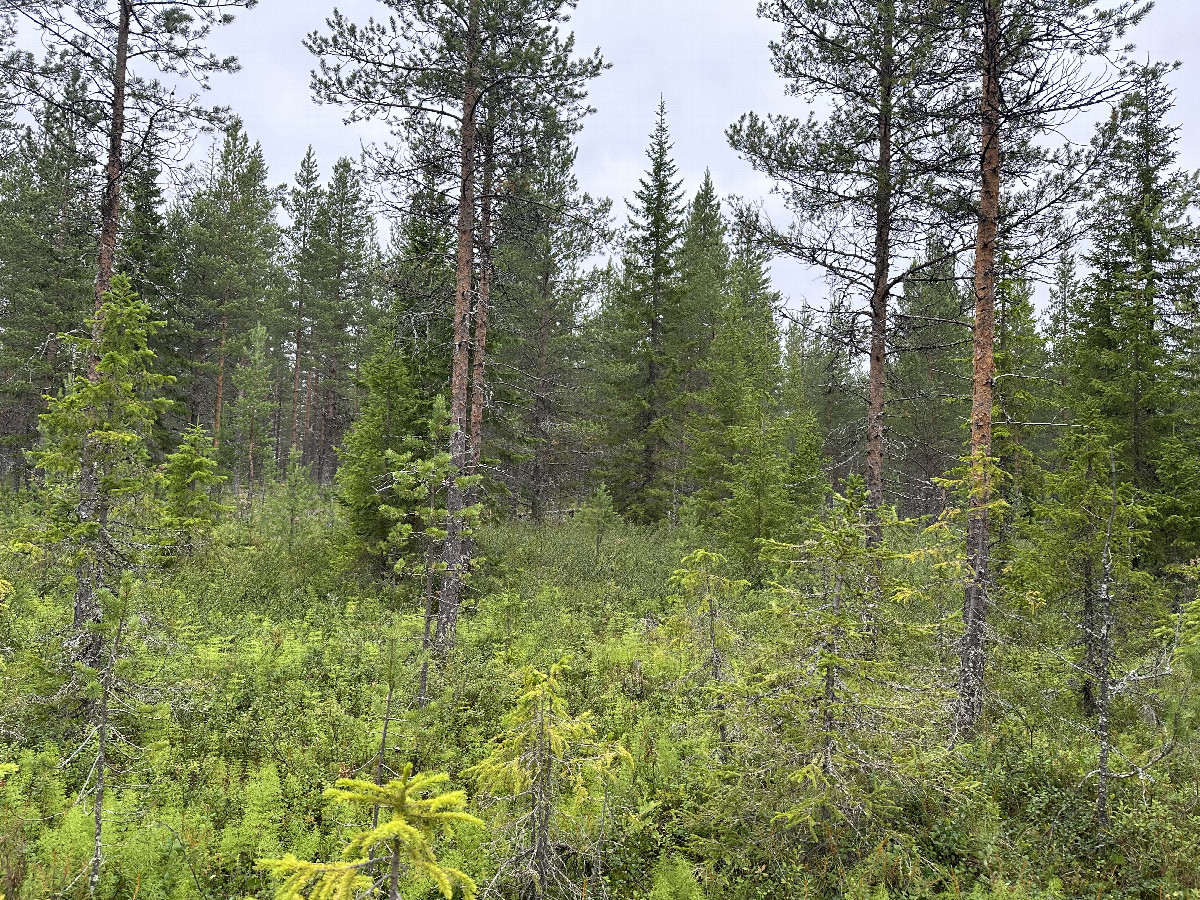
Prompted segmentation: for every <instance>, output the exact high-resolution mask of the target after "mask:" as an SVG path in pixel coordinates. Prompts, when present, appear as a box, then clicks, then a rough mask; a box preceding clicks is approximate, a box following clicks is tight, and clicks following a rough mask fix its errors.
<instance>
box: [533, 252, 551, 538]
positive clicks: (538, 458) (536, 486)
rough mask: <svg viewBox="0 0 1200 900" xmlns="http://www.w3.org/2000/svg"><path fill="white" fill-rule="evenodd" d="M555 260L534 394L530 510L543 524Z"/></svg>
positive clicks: (546, 286)
mask: <svg viewBox="0 0 1200 900" xmlns="http://www.w3.org/2000/svg"><path fill="white" fill-rule="evenodd" d="M550 268H551V262H550V260H549V259H547V261H546V269H545V271H544V272H543V273H542V289H541V293H542V309H541V315H540V316H539V317H538V330H537V336H536V340H537V373H536V375H537V381H536V384H535V387H534V396H533V442H534V443H533V473H532V475H531V482H532V483H531V485H530V510H529V513H530V515H531V516H532V517H533V521H535V522H538V523H540V522H541V521H542V519H543V518H544V517H545V514H546V491H547V488H548V485H547V483H546V482H547V474H548V473H547V469H548V468H549V466H548V460H547V456H548V454H549V452H550V320H551V303H552V300H551V285H550Z"/></svg>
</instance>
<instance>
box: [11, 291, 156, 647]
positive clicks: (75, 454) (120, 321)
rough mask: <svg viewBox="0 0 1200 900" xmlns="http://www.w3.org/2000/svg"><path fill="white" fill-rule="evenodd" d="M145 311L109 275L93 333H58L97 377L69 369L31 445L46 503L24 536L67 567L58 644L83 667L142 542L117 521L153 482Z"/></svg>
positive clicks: (139, 504) (137, 512)
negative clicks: (69, 601) (89, 361)
mask: <svg viewBox="0 0 1200 900" xmlns="http://www.w3.org/2000/svg"><path fill="white" fill-rule="evenodd" d="M149 315H150V309H149V307H148V306H147V305H146V303H145V302H143V301H142V300H140V299H138V298H137V296H136V295H135V294H134V293H133V289H132V284H131V282H130V281H129V279H128V278H127V277H126V276H124V275H119V276H116V277H115V278H114V279H113V290H112V291H111V292H109V293H108V294H106V295H105V302H104V304H103V305H102V306H101V308H100V317H101V321H100V323H99V324H98V325H97V326H96V327H95V328H93V329H92V330H91V333H94V334H96V335H98V339H97V340H95V341H93V340H92V339H89V338H80V337H75V338H68V340H71V341H72V342H74V343H76V344H77V345H78V346H79V350H80V352H81V354H82V355H83V357H84V358H85V359H86V358H88V357H87V354H91V355H93V356H94V357H95V358H96V359H97V360H98V362H97V365H96V375H97V377H95V378H89V377H88V376H87V375H86V374H82V373H81V374H78V375H76V377H75V378H74V379H73V380H71V381H70V382H68V383H67V385H66V386H65V388H64V389H63V391H62V392H61V393H60V394H59V395H58V396H57V397H54V398H53V399H52V400H51V402H50V404H49V406H48V408H47V411H46V412H45V413H43V414H42V416H41V425H40V431H41V435H42V438H41V442H40V444H39V446H38V448H37V449H36V450H35V451H34V452H33V453H32V454H31V459H32V461H33V463H34V465H36V466H37V468H38V469H40V470H41V471H42V472H43V473H44V477H45V488H46V490H47V492H48V497H49V501H50V509H49V515H48V516H47V518H46V520H45V522H44V523H43V524H42V525H41V526H40V527H39V528H37V529H35V531H34V533H32V534H31V535H30V536H29V538H28V541H29V543H30V544H32V545H34V546H36V547H40V548H42V549H44V550H46V551H51V550H55V551H56V552H57V553H59V554H60V557H61V558H62V559H63V560H65V561H66V562H67V564H68V565H71V566H73V567H74V570H75V598H74V610H73V613H74V614H73V626H72V627H73V631H72V635H71V637H70V639H69V641H68V648H69V653H70V655H71V658H72V660H73V661H75V662H80V663H83V664H84V665H86V666H88V667H90V668H92V669H96V668H99V666H100V662H101V659H102V656H103V642H102V635H101V633H100V632H99V630H98V627H99V624H100V622H101V620H102V618H103V615H104V609H103V605H102V602H101V598H102V596H103V594H104V592H106V591H111V590H113V589H115V587H116V585H117V584H118V583H119V582H120V578H121V574H122V573H123V572H124V571H126V570H128V569H129V568H131V567H132V566H133V565H135V564H136V563H137V561H138V557H139V555H141V553H142V551H144V549H145V546H146V544H147V542H146V541H144V540H142V541H139V540H136V539H133V538H131V535H130V530H129V528H127V527H126V526H125V525H124V521H125V520H126V519H129V520H136V519H137V518H138V517H139V516H142V515H145V513H146V510H145V508H144V506H145V503H146V502H147V499H148V496H149V491H150V488H151V487H152V485H153V479H152V478H150V475H149V462H150V454H149V450H148V449H147V445H146V440H147V437H148V435H149V433H150V429H151V427H152V426H153V424H154V422H155V420H156V419H157V417H158V416H159V415H160V414H161V412H162V410H163V408H164V406H165V403H166V401H165V400H164V399H163V398H162V397H160V396H158V394H159V390H160V389H161V388H162V386H163V385H164V384H166V383H167V382H168V381H169V380H170V376H167V375H161V374H158V373H156V372H154V370H153V361H154V352H153V351H152V350H151V349H150V347H149V340H150V337H151V336H152V335H153V333H154V331H155V330H156V329H157V327H158V326H159V323H155V322H152V321H150V318H149Z"/></svg>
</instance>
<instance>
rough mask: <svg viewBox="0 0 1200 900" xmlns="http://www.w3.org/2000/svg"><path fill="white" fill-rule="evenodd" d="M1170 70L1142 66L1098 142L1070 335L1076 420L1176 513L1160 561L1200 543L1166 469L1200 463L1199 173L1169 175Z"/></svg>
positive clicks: (1147, 497) (1156, 501) (1153, 500)
mask: <svg viewBox="0 0 1200 900" xmlns="http://www.w3.org/2000/svg"><path fill="white" fill-rule="evenodd" d="M1167 71H1169V69H1168V68H1167V67H1163V66H1147V67H1143V68H1142V69H1141V70H1140V71H1139V73H1138V76H1137V82H1136V85H1135V87H1134V89H1133V90H1132V91H1130V93H1129V94H1128V95H1126V97H1125V98H1124V100H1123V101H1122V103H1121V105H1120V107H1119V108H1118V109H1117V110H1116V112H1115V113H1114V115H1113V117H1112V118H1111V119H1110V120H1109V121H1108V122H1106V123H1105V124H1104V125H1102V126H1101V128H1100V132H1099V134H1098V135H1097V137H1096V143H1097V145H1098V146H1100V147H1103V148H1104V149H1105V151H1106V155H1105V157H1104V159H1105V161H1104V164H1103V165H1102V166H1101V167H1100V169H1099V171H1098V172H1097V173H1096V176H1095V182H1094V191H1095V193H1094V200H1093V202H1092V204H1091V205H1090V207H1089V211H1088V220H1089V222H1090V224H1091V233H1092V240H1093V249H1092V250H1091V251H1090V252H1089V253H1088V254H1087V255H1086V257H1085V261H1086V262H1087V264H1088V266H1089V268H1090V270H1091V272H1090V274H1089V275H1088V277H1087V278H1085V279H1084V281H1083V284H1082V286H1081V293H1082V303H1081V304H1080V307H1079V308H1078V309H1077V310H1076V311H1075V314H1074V315H1073V317H1072V319H1071V320H1070V325H1069V328H1070V331H1069V337H1068V339H1067V346H1068V348H1069V353H1068V355H1067V359H1068V364H1067V365H1068V368H1067V386H1068V392H1069V395H1070V397H1069V402H1070V404H1071V406H1072V407H1073V408H1074V415H1075V421H1076V422H1077V423H1078V424H1079V425H1082V426H1085V427H1087V428H1088V429H1093V430H1099V431H1100V432H1101V433H1103V434H1104V435H1105V438H1106V440H1107V442H1108V443H1109V445H1110V446H1111V447H1113V448H1114V450H1115V451H1116V453H1117V457H1116V464H1117V470H1118V477H1119V479H1120V481H1121V482H1122V483H1127V484H1131V485H1132V486H1133V487H1134V488H1135V489H1136V490H1137V491H1138V494H1139V497H1140V498H1142V499H1143V502H1146V503H1148V504H1149V505H1152V506H1157V505H1160V504H1163V505H1164V506H1166V507H1170V508H1171V509H1172V511H1173V512H1174V513H1178V514H1179V515H1176V516H1174V517H1173V519H1172V521H1171V522H1170V524H1168V523H1167V522H1166V521H1163V520H1160V523H1159V528H1160V529H1162V531H1160V540H1159V541H1157V542H1156V544H1157V546H1156V547H1155V548H1154V554H1155V556H1157V558H1158V560H1159V563H1160V564H1161V563H1162V562H1165V561H1167V560H1169V559H1170V558H1171V557H1172V556H1174V557H1175V558H1176V559H1178V558H1179V556H1178V553H1179V552H1180V551H1182V550H1183V548H1179V549H1178V550H1176V549H1173V548H1171V547H1170V546H1169V543H1170V539H1169V538H1170V536H1171V535H1172V534H1174V535H1179V534H1180V533H1182V534H1186V535H1188V536H1189V537H1191V539H1192V540H1195V538H1196V537H1197V536H1198V535H1197V531H1196V522H1197V517H1196V516H1195V515H1194V513H1189V512H1187V511H1186V510H1185V505H1186V504H1181V503H1179V502H1176V501H1177V500H1182V499H1184V498H1182V497H1178V495H1177V487H1178V485H1177V477H1178V476H1177V475H1176V473H1174V472H1172V471H1171V469H1172V468H1173V467H1177V468H1178V470H1179V472H1180V473H1183V472H1186V471H1188V469H1189V465H1188V460H1189V458H1191V459H1193V460H1194V458H1195V456H1196V454H1195V452H1194V451H1192V452H1187V451H1184V450H1183V447H1184V445H1185V444H1187V443H1189V438H1194V437H1195V435H1196V433H1197V432H1196V427H1197V426H1196V422H1195V419H1194V418H1192V417H1189V416H1188V415H1187V410H1188V401H1189V398H1192V397H1194V396H1195V394H1196V389H1195V387H1194V385H1193V384H1191V383H1190V381H1189V379H1188V377H1187V371H1188V370H1187V368H1186V366H1187V362H1188V358H1189V356H1190V354H1191V353H1192V352H1193V351H1194V349H1195V348H1194V346H1193V345H1192V344H1191V343H1190V342H1189V340H1188V338H1189V336H1190V334H1191V333H1192V331H1193V330H1194V327H1195V326H1194V321H1195V320H1194V316H1195V298H1196V296H1197V294H1198V293H1200V264H1198V262H1197V258H1196V254H1195V250H1194V248H1195V247H1196V246H1197V243H1198V242H1200V228H1198V227H1197V226H1196V224H1195V223H1194V222H1193V221H1192V214H1193V213H1194V211H1195V209H1196V205H1197V200H1198V198H1200V173H1192V172H1187V171H1183V170H1180V169H1177V168H1174V166H1175V164H1176V161H1177V158H1178V140H1179V129H1178V127H1176V126H1172V125H1170V124H1169V123H1168V122H1167V117H1168V116H1169V115H1170V112H1171V109H1172V107H1173V99H1174V98H1173V96H1172V94H1171V90H1170V88H1169V87H1168V86H1167V85H1166V83H1165V82H1164V80H1163V79H1164V76H1165V74H1166V73H1167ZM1181 441H1182V443H1180V442H1181ZM1168 446H1169V447H1170V448H1171V452H1169V453H1166V454H1164V450H1166V449H1167V447H1168ZM1179 451H1183V452H1179ZM1185 481H1186V479H1185ZM1173 495H1174V497H1173ZM1193 496H1194V495H1193ZM1164 511H1165V510H1164Z"/></svg>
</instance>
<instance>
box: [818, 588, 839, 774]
mask: <svg viewBox="0 0 1200 900" xmlns="http://www.w3.org/2000/svg"><path fill="white" fill-rule="evenodd" d="M826 578H828V575H826ZM826 583H827V584H828V582H826ZM832 611H833V616H834V625H833V627H831V628H830V629H829V637H828V638H826V639H825V684H824V697H823V698H822V699H823V707H822V710H821V727H822V728H823V729H824V732H825V736H824V741H823V747H822V761H821V770H822V771H823V772H824V773H825V774H826V775H832V774H833V751H834V750H835V749H836V747H837V742H836V740H835V735H836V734H837V712H836V710H837V654H838V638H839V637H840V636H841V628H840V626H839V625H838V624H837V618H838V617H839V616H841V614H842V576H841V575H838V576H837V578H836V579H835V581H834V585H833V606H832Z"/></svg>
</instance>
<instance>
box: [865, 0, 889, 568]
mask: <svg viewBox="0 0 1200 900" xmlns="http://www.w3.org/2000/svg"><path fill="white" fill-rule="evenodd" d="M878 9H879V13H880V19H881V21H880V23H879V24H880V26H881V28H882V29H883V48H882V53H881V57H880V60H879V158H878V160H877V162H876V175H875V178H876V183H875V273H874V282H873V285H872V291H871V364H870V374H869V378H868V389H867V407H868V408H867V490H868V493H869V498H870V508H869V510H868V522H869V524H870V531H869V532H868V538H867V540H868V544H869V545H870V546H875V545H878V544H879V543H880V542H881V541H882V539H883V536H882V532H881V530H880V524H879V508H880V507H881V506H883V454H884V449H883V441H884V433H883V421H884V409H883V407H884V395H885V393H886V391H887V329H888V293H889V291H890V290H891V287H890V285H889V284H888V273H889V270H890V268H891V256H892V251H891V236H892V235H891V229H892V92H893V85H892V66H893V60H892V55H893V48H892V41H893V31H894V12H893V8H892V0H881V2H880V3H879V6H878Z"/></svg>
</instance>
